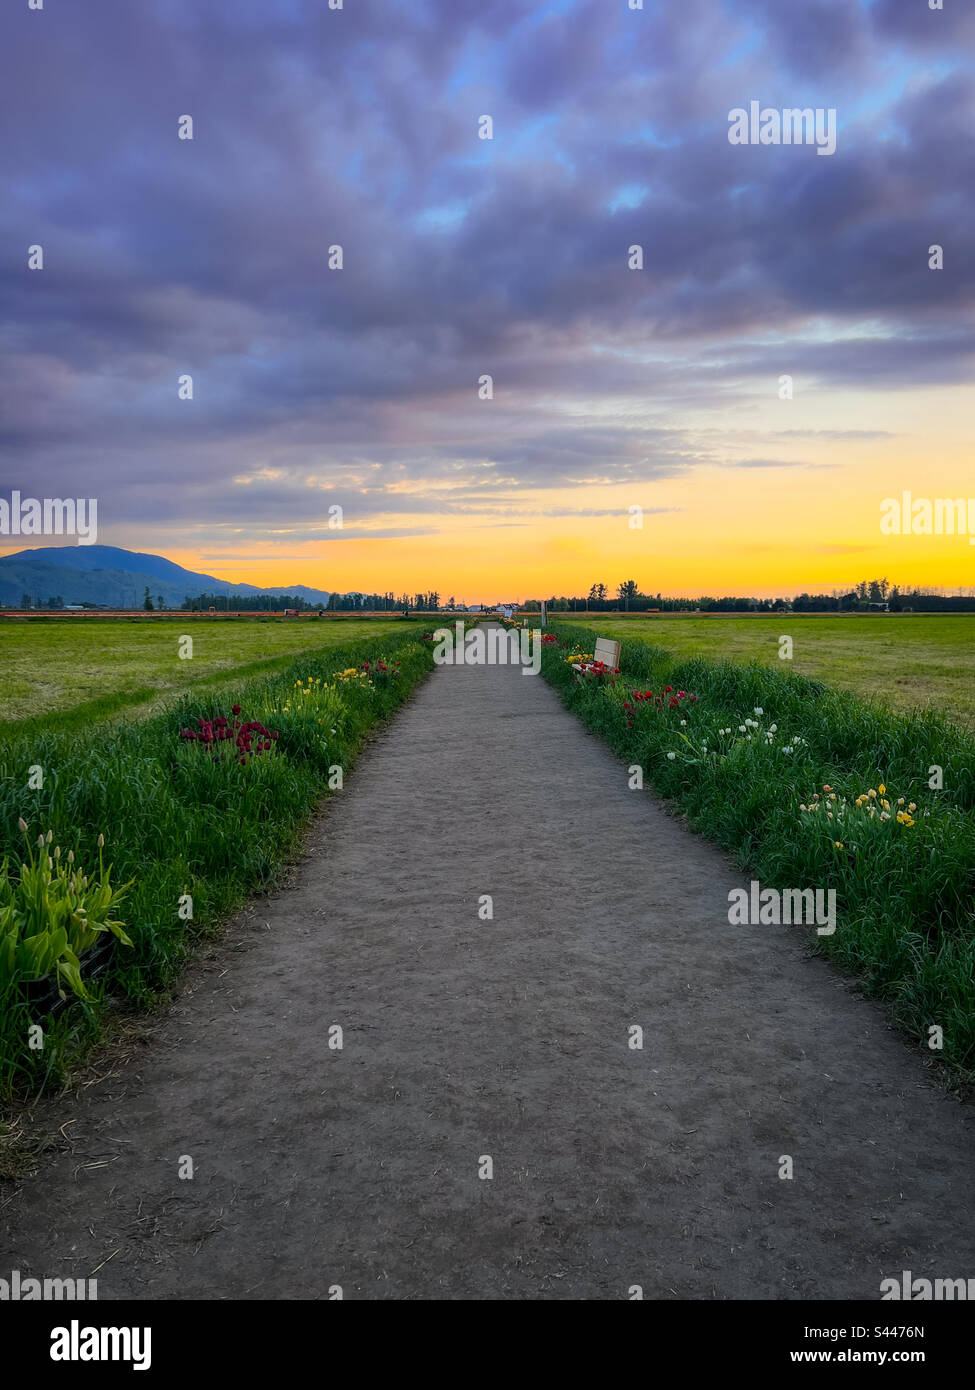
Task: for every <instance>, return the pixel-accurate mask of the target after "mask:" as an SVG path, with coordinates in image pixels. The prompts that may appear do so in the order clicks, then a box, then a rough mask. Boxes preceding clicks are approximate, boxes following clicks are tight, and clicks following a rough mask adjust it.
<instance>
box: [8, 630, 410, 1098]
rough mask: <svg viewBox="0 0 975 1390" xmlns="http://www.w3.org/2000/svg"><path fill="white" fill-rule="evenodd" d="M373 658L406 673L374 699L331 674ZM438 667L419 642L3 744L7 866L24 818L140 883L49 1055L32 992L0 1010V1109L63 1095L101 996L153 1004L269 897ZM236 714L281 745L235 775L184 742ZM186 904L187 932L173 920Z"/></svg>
mask: <svg viewBox="0 0 975 1390" xmlns="http://www.w3.org/2000/svg"><path fill="white" fill-rule="evenodd" d="M378 657H385V658H387V659H388V660H390V661H396V662H399V663H400V665H399V668H398V674H397V676H396V677H395V678H394V679H391V680H376V681H374V682H373V683H372V688H369V686H368V685H366V684H365V682H360V681H355V682H350V683H348V684H346V685H341V684H340V685H336V682H335V677H336V675H337V673H339V672H341V671H343V670H344V669H346V668H348V667H352V666H357V665H358V664H359V663H361V662H363V661H364V660H366V659H370V660H373V661H374V660H375V659H376V658H378ZM432 665H433V658H432V650H431V644H430V643H429V642H423V641H421V640H419V633H418V631H417V629H416V628H415V627H412V628H408V629H407V631H406V632H404V633H403V634H402V635H400V634H396V635H393V636H390V635H384V636H382V637H376V638H371V639H367V640H361V641H358V642H354V643H352V644H350V645H344V646H331V647H327V648H323V649H322V650H321V652H320V654H314V655H312V654H309V653H304V654H302V655H300V656H298V657H296V658H295V659H294V660H293V661H292V662H291V663H290V664H289V665H288V666H287V667H286V668H285V669H283V670H275V671H274V672H272V673H269V674H265V675H264V676H263V677H262V678H254V677H253V676H251V677H247V676H244V677H239V676H236V675H234V674H230V675H228V677H227V679H226V681H225V684H224V687H223V689H222V690H221V692H220V694H219V695H215V694H213V693H207V694H197V695H192V696H188V697H187V698H185V699H183V700H180V701H179V702H177V703H175V704H173V705H172V706H171V707H169V708H167V709H166V710H164V711H163V712H162V713H160V714H158V715H156V716H154V717H152V718H150V719H146V720H143V721H141V722H139V723H127V722H114V723H110V722H100V723H94V724H92V725H91V726H90V727H88V728H83V729H74V728H71V729H64V728H57V727H54V728H49V729H44V728H43V727H40V728H39V727H36V726H34V727H32V728H31V729H30V730H28V731H26V732H25V731H21V730H17V729H16V728H8V729H7V730H6V731H4V732H3V733H0V860H2V859H3V858H4V856H5V855H6V856H9V858H10V860H11V862H12V863H14V864H17V863H19V862H22V858H23V853H24V838H23V836H22V834H21V833H20V831H19V830H18V819H19V818H23V819H24V820H25V821H27V822H28V824H29V826H30V829H31V832H32V834H34V835H35V836H36V834H37V833H39V832H42V831H43V832H47V831H48V830H51V831H53V842H54V844H56V845H59V846H60V847H61V850H62V853H63V854H65V855H66V854H67V852H68V851H69V850H73V851H74V853H75V857H76V859H77V860H78V862H79V863H82V864H86V863H91V862H94V861H95V860H97V840H98V836H99V835H100V834H104V836H105V841H106V845H105V851H104V853H105V858H106V862H111V863H112V865H113V878H114V880H115V881H116V882H126V881H128V880H129V879H132V880H134V882H133V884H132V886H131V888H130V889H129V890H128V893H127V895H126V899H125V905H124V913H123V914H122V915H123V917H124V921H125V924H126V932H127V933H128V935H129V936H130V937H131V939H132V943H133V944H132V947H131V948H129V947H126V946H123V945H120V946H118V947H117V948H116V949H115V950H114V951H113V954H112V958H111V964H110V966H109V968H108V969H107V970H106V971H105V973H104V974H103V975H101V976H100V977H99V979H98V980H97V981H96V982H94V983H93V984H92V986H91V992H92V996H93V998H92V1001H91V1002H87V1001H84V1000H72V1001H70V1002H69V1003H68V1004H67V1005H66V1007H64V1008H63V1009H59V1010H58V1012H57V1014H56V1016H55V1017H51V1018H49V1019H48V1020H47V1025H49V1026H47V1027H46V1030H45V1038H44V1046H43V1048H41V1049H33V1050H32V1049H31V1048H30V1047H29V1046H28V1027H29V1025H30V1024H31V1023H33V1022H41V1023H42V1024H43V1023H45V1019H43V1018H41V1019H38V1018H37V1017H36V1011H35V1010H34V1009H33V1008H32V1006H31V1005H30V1003H29V1001H28V998H27V994H26V991H25V990H24V989H22V988H16V989H14V990H13V991H12V992H10V993H9V994H8V996H7V997H6V998H5V999H3V1000H0V1096H5V1097H8V1098H9V1097H10V1095H11V1094H12V1093H13V1092H15V1091H17V1090H33V1091H36V1090H38V1089H42V1088H44V1087H46V1086H49V1085H50V1084H52V1083H54V1082H57V1081H60V1080H61V1079H62V1078H63V1076H64V1074H65V1069H66V1067H67V1066H68V1065H69V1064H70V1062H71V1061H72V1060H73V1059H74V1058H75V1057H76V1056H77V1055H78V1053H79V1050H80V1049H81V1048H82V1047H83V1046H84V1044H85V1043H86V1042H87V1041H88V1040H89V1039H90V1038H91V1037H92V1036H94V1035H95V1034H96V1033H97V1030H98V1019H99V1014H100V1012H101V1009H102V1006H103V1002H104V999H105V997H106V996H107V995H108V994H115V995H121V996H124V997H125V998H126V999H128V1000H129V1001H131V1003H132V1004H134V1005H137V1006H139V1005H141V1006H145V1005H147V1004H148V1003H149V1002H150V1000H151V998H152V997H153V995H154V994H155V993H156V992H157V991H158V990H159V989H160V988H161V987H163V986H165V985H166V984H168V983H169V982H170V981H171V980H172V979H173V978H174V976H175V974H176V973H177V971H178V969H179V967H180V963H181V962H182V961H183V959H184V958H185V956H186V955H187V953H188V952H189V951H190V950H191V948H192V944H193V941H194V938H196V937H198V936H199V935H200V934H201V933H206V932H208V931H210V930H212V929H213V928H214V927H215V926H216V925H217V924H218V923H219V922H220V920H221V919H222V918H224V917H225V916H226V915H227V914H228V913H229V912H231V911H232V910H234V909H235V908H237V907H239V905H240V904H241V903H242V902H243V901H244V900H245V898H246V897H247V896H248V895H249V894H251V893H253V892H254V891H256V890H260V889H264V888H267V887H268V886H269V885H271V884H272V883H273V882H274V881H275V878H276V877H277V875H278V874H279V872H280V870H281V868H282V866H283V864H284V863H285V862H286V860H287V859H288V857H289V856H290V855H291V854H292V853H293V852H294V850H295V848H296V846H297V844H298V841H299V838H300V832H301V830H302V828H303V826H304V825H305V823H306V822H307V820H308V818H309V816H310V815H311V812H312V810H313V808H314V807H315V805H316V803H317V802H318V801H319V800H320V798H321V797H323V796H325V795H328V794H332V793H330V790H329V782H330V777H329V769H330V768H334V767H341V768H342V771H343V776H346V775H347V774H348V771H349V769H350V767H351V766H352V763H353V761H354V759H355V756H356V754H357V753H358V751H359V750H360V748H361V747H362V744H363V742H364V741H365V739H366V738H367V736H368V735H369V733H370V731H371V730H372V729H373V728H374V727H375V726H376V725H377V723H379V722H380V721H382V720H384V719H385V718H387V717H388V716H389V715H391V714H392V713H393V711H394V710H395V709H396V708H397V707H398V706H399V705H400V704H401V703H402V702H403V701H404V700H405V699H406V698H407V697H408V696H409V694H410V693H411V692H412V690H413V689H414V687H415V686H416V684H417V683H418V682H419V681H420V680H422V679H423V677H425V676H426V675H427V674H428V672H429V671H430V669H431V668H432ZM299 679H300V680H301V681H302V683H303V686H306V684H307V682H309V681H320V682H323V683H325V684H328V685H329V686H330V687H331V689H330V690H329V692H328V693H327V694H326V695H325V696H321V695H319V696H318V697H317V698H316V699H315V700H313V701H312V702H310V703H306V702H305V701H303V700H300V699H299V700H296V699H295V698H294V697H295V695H296V691H297V687H296V682H297V681H298V680H299ZM234 704H239V705H240V706H241V710H242V714H241V718H242V719H245V720H246V719H255V718H256V719H260V720H262V721H263V722H264V723H266V724H267V725H268V727H269V728H273V729H275V730H276V731H278V733H279V738H278V740H277V741H276V743H275V746H274V749H273V750H272V751H271V752H269V753H267V754H265V755H262V756H258V757H254V758H251V759H249V760H248V761H247V763H246V765H242V764H241V763H240V762H238V761H236V760H235V759H233V758H229V757H228V758H224V759H221V760H217V759H214V758H213V757H211V756H208V755H207V753H206V752H204V750H203V749H201V748H200V747H199V746H197V745H195V744H192V743H187V742H186V741H185V740H184V741H181V739H180V736H179V735H180V730H181V729H183V728H185V727H195V726H196V724H197V720H198V719H199V718H200V717H207V718H209V717H212V716H213V715H214V714H224V715H228V714H230V709H231V706H232V705H234ZM38 768H39V769H40V770H41V774H42V778H43V781H42V785H41V786H40V787H39V788H37V789H36V790H35V789H32V788H31V787H30V785H29V783H30V781H31V770H32V769H38ZM34 780H35V781H36V780H37V774H36V772H35V773H34ZM331 780H335V779H334V778H332V779H331ZM334 794H337V793H334ZM186 895H189V896H190V897H191V898H192V914H193V915H192V920H185V919H184V917H181V916H180V904H181V902H182V903H183V911H184V914H185V911H186Z"/></svg>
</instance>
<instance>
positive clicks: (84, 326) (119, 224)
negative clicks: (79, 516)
mask: <svg viewBox="0 0 975 1390" xmlns="http://www.w3.org/2000/svg"><path fill="white" fill-rule="evenodd" d="M967 14H968V17H966V15H965V14H964V13H962V11H961V10H960V8H959V7H957V6H956V7H954V10H953V11H952V13H951V14H949V13H948V12H941V13H938V12H931V11H928V10H927V9H926V7H922V6H920V5H918V4H914V3H911V4H907V3H900V0H877V3H875V4H873V5H872V6H870V5H866V4H864V3H858V2H857V0H809V3H805V4H803V5H785V4H781V3H774V2H773V0H727V3H721V2H720V0H682V3H681V5H680V6H663V5H661V6H656V7H654V6H650V5H648V8H647V10H646V11H644V12H633V11H628V10H627V9H626V8H625V6H623V5H622V4H619V5H608V4H605V3H601V2H597V0H580V2H579V3H576V4H572V3H569V0H557V3H555V4H552V5H550V6H546V7H541V6H540V7H537V8H532V7H530V6H528V7H526V6H525V5H524V4H522V3H516V0H511V3H508V2H507V0H436V3H434V0H426V3H415V4H414V3H410V4H407V3H379V0H356V3H354V4H348V5H347V7H346V8H345V9H344V10H343V11H341V12H337V11H329V10H327V8H326V7H325V6H324V5H322V4H320V3H310V0H308V3H305V0H278V3H271V2H270V0H261V2H260V3H258V0H234V3H231V2H230V0H220V2H219V3H218V0H151V2H150V3H145V4H141V5H132V4H131V3H129V0H88V2H87V3H86V4H85V5H84V6H76V7H62V8H48V9H47V10H45V11H43V12H30V11H28V10H27V9H26V6H24V7H23V8H22V9H20V10H16V11H13V12H10V13H8V14H5V17H4V27H5V37H6V44H5V49H4V53H3V56H2V58H0V67H2V73H0V76H2V79H3V89H2V90H3V96H2V101H3V103H4V106H5V108H6V109H7V114H8V117H10V118H11V119H10V120H9V121H8V125H9V126H10V127H11V128H12V129H13V130H14V131H15V138H13V139H11V140H9V141H8V142H7V145H6V147H5V152H4V175H5V187H6V189H7V196H6V197H5V199H4V201H3V203H2V205H0V292H2V294H3V299H4V304H5V306H6V315H5V320H4V324H3V326H2V327H0V349H2V350H3V352H4V359H5V365H4V370H3V373H2V376H0V449H2V456H0V471H2V473H3V476H4V477H5V478H6V477H8V476H10V477H12V478H13V479H14V481H15V483H16V482H18V481H19V480H20V478H21V477H23V476H25V475H26V476H30V477H31V478H32V479H34V480H35V482H34V486H35V488H36V489H37V490H39V491H44V490H46V489H47V490H50V491H51V492H53V491H55V489H56V488H58V487H61V488H62V490H63V488H64V486H65V485H66V484H67V483H68V482H71V481H76V482H77V481H78V480H79V479H80V480H82V482H83V484H84V490H85V491H86V492H87V493H89V494H109V493H110V494H111V495H112V497H113V499H114V504H115V506H116V508H117V514H118V516H119V519H120V520H127V521H151V520H158V521H160V522H163V521H165V520H167V519H179V520H180V521H181V522H183V521H185V520H186V519H188V518H189V519H191V520H192V523H193V524H198V525H200V526H201V527H204V526H205V525H206V524H207V523H208V522H216V521H217V520H218V519H219V521H220V522H221V524H223V523H226V522H227V521H228V519H232V518H234V517H239V518H240V520H241V522H242V524H243V525H245V526H247V527H248V528H253V527H254V526H256V525H257V524H258V522H259V520H260V518H261V517H263V518H265V520H266V521H267V524H268V525H282V526H284V525H286V524H287V521H288V518H289V517H290V518H291V519H292V520H293V518H294V517H295V516H296V515H298V516H304V508H305V507H306V506H307V505H308V499H309V497H310V496H311V495H313V494H314V492H315V490H316V488H317V489H318V490H319V491H322V490H323V489H324V490H325V491H327V492H328V496H329V500H332V498H333V497H335V496H341V497H342V498H344V499H345V502H346V503H347V504H348V505H349V507H350V508H352V509H353V510H355V509H356V508H357V509H358V513H359V515H360V517H361V519H362V524H365V523H366V521H367V520H368V518H369V517H370V516H372V517H377V516H387V515H390V514H393V513H396V512H398V511H402V512H406V511H413V512H415V513H421V512H424V511H426V512H428V513H429V514H436V513H438V512H440V513H443V514H449V509H450V508H451V507H453V508H463V506H465V505H466V506H473V503H472V502H467V503H464V502H461V501H459V500H458V498H457V497H455V498H454V500H453V501H450V500H448V499H445V498H444V497H443V496H442V495H441V493H440V492H439V491H438V490H437V489H436V487H433V486H432V485H433V484H436V483H438V482H441V481H444V482H451V483H454V484H456V485H457V486H458V487H462V488H467V489H468V493H469V495H470V496H471V497H484V496H488V497H496V498H497V503H496V504H497V505H500V500H501V497H502V495H503V494H504V493H505V491H510V490H511V489H515V490H516V491H517V490H524V489H526V488H537V487H545V488H554V487H558V486H572V485H575V484H580V483H611V482H621V481H627V482H630V481H638V480H641V479H642V480H646V481H652V480H653V479H656V478H663V477H671V476H675V475H677V474H680V473H683V472H686V471H688V470H690V469H693V468H694V467H695V466H697V465H699V464H702V463H708V464H714V463H716V462H720V461H721V459H722V458H723V457H724V456H725V455H724V454H723V453H722V454H720V455H719V454H717V452H716V451H714V452H713V451H712V448H711V447H710V446H708V445H706V444H705V443H702V436H701V435H700V434H695V433H694V431H693V430H690V429H689V428H685V429H681V430H676V429H673V428H668V427H666V426H667V425H668V419H669V416H670V415H671V413H672V412H674V411H679V412H681V415H682V416H683V415H685V414H686V412H687V411H688V410H690V411H693V412H696V413H697V414H699V415H700V414H701V413H707V412H710V411H713V410H715V409H718V408H721V407H723V406H725V405H727V404H728V403H729V402H732V401H736V400H745V399H748V398H750V397H751V396H753V395H754V394H755V391H756V383H759V382H761V383H764V382H765V381H766V380H767V379H774V378H775V377H777V376H778V374H779V373H780V372H783V371H787V372H792V373H796V374H803V375H805V376H807V377H808V378H811V379H812V381H813V382H814V383H815V384H817V385H818V386H819V387H820V388H822V389H823V390H826V389H828V388H835V387H843V388H845V389H850V388H856V387H865V388H869V389H883V388H889V387H896V386H897V385H898V384H910V385H917V384H920V383H924V382H932V383H941V384H944V383H950V382H956V381H961V380H965V379H966V377H967V374H969V373H970V370H971V356H972V351H973V345H975V344H973V336H972V333H971V332H970V330H969V329H968V326H967V324H968V317H969V315H970V308H971V300H972V287H973V283H975V268H973V265H972V251H971V238H970V235H969V229H970V227H971V224H972V215H973V212H975V178H973V174H975V155H973V151H972V146H971V142H970V140H967V139H965V138H964V133H965V131H966V130H970V128H971V123H972V118H973V88H972V83H971V76H970V69H969V68H968V67H967V66H966V63H965V58H964V48H963V47H959V46H960V45H963V44H964V42H965V41H966V40H967V39H969V38H971V37H972V22H971V13H970V11H969V12H967ZM919 53H922V54H923V58H922V59H918V58H917V56H916V55H917V54H919ZM932 56H936V57H937V59H938V61H937V63H936V64H935V65H934V66H933V67H932V66H931V65H930V58H931V57H932ZM871 94H873V95H871ZM752 98H755V99H759V100H762V101H763V102H765V103H769V104H785V105H803V106H805V105H812V106H819V105H823V106H835V107H836V108H837V109H838V111H839V119H840V124H839V140H838V148H837V152H836V154H835V155H833V156H831V157H829V158H821V157H818V156H817V154H816V151H815V150H814V149H812V148H808V147H805V148H802V147H800V148H772V147H733V146H731V145H729V143H728V140H727V117H728V111H729V109H730V108H731V107H732V106H737V105H745V106H747V104H748V102H749V100H751V99H752ZM184 113H188V114H191V115H192V116H193V119H194V123H195V138H194V140H193V141H192V142H189V141H179V140H177V138H176V122H177V118H178V117H179V116H181V115H182V114H184ZM483 114H490V115H492V116H493V118H494V120H495V124H496V129H495V139H494V140H493V141H491V142H481V141H478V140H477V139H476V121H477V119H478V117H479V116H481V115H483ZM933 242H938V243H940V244H943V245H944V246H945V264H946V269H945V271H944V272H937V273H936V272H932V271H930V270H929V269H928V265H927V255H928V246H929V245H930V244H931V243H933ZM36 243H40V244H42V245H43V246H44V251H45V269H44V271H43V272H41V273H30V272H28V271H27V269H26V251H27V247H28V246H29V245H32V244H36ZM333 244H341V245H342V247H343V249H344V269H343V270H342V271H341V272H337V271H330V270H329V269H328V255H329V247H330V246H331V245H333ZM633 244H638V245H640V246H642V247H643V251H644V257H645V268H644V269H643V270H642V271H640V272H634V271H630V270H628V269H627V265H626V258H627V253H628V248H629V247H630V246H631V245H633ZM824 321H825V323H826V329H825V331H824V330H823V327H822V325H823V322H824ZM810 324H817V325H818V328H817V333H816V335H810V332H809V326H810ZM183 373H191V374H192V375H193V378H194V394H195V398H194V400H193V401H192V402H180V401H178V400H177V396H176V383H177V379H178V377H179V376H180V375H181V374H183ZM484 374H490V375H491V376H492V377H493V379H494V388H495V394H494V399H493V401H490V402H486V401H480V400H478V398H477V391H476V387H477V382H478V379H479V378H480V377H482V376H483V375H484ZM761 389H763V390H764V389H765V387H764V385H763V386H762V388H761ZM608 414H609V415H612V423H610V424H607V423H606V417H607V415H608ZM662 423H663V426H664V427H662ZM841 433H842V432H841ZM757 447H758V448H759V449H761V447H762V446H761V445H760V444H759V445H758V446H757ZM765 448H767V449H770V450H772V451H773V454H772V455H770V457H771V456H774V448H775V446H774V444H770V443H766V445H765ZM756 458H757V460H758V463H756V461H755V460H753V461H752V462H751V465H750V466H759V463H761V460H762V458H763V455H762V454H761V453H759V454H757V455H756ZM738 466H741V465H738ZM789 466H796V465H789ZM261 470H265V471H266V472H270V473H276V474H277V476H276V477H266V478H264V480H263V481H251V482H246V481H245V482H242V481H234V480H235V479H238V480H239V479H241V478H245V479H246V478H247V477H249V476H250V475H255V476H257V475H260V473H261ZM309 476H310V477H312V478H313V479H314V480H315V481H314V482H312V483H309V482H308V481H307V479H308V477H309ZM403 480H406V481H407V483H408V489H407V491H406V492H402V491H397V492H390V491H389V490H388V488H389V485H390V484H400V483H402V481H403ZM78 486H79V487H80V486H81V483H80V482H79V483H78ZM322 495H323V496H324V495H325V494H324V492H322ZM322 506H323V508H324V507H325V506H326V503H323V504H322ZM304 519H305V521H306V522H308V524H311V525H314V518H304ZM380 529H382V528H380Z"/></svg>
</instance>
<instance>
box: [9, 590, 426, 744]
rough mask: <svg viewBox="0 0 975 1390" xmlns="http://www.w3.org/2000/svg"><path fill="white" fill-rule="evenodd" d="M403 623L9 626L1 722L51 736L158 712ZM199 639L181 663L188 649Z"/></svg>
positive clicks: (120, 621) (117, 621)
mask: <svg viewBox="0 0 975 1390" xmlns="http://www.w3.org/2000/svg"><path fill="white" fill-rule="evenodd" d="M405 626H406V624H405V623H404V622H403V619H402V618H399V619H386V618H363V619H357V618H353V619H345V620H342V621H330V620H328V619H323V620H321V621H319V620H317V619H309V618H306V619H302V620H299V621H286V620H284V619H281V618H266V619H265V618H231V619H227V618H214V619H208V618H199V619H197V618H190V619H182V620H181V619H180V618H178V617H177V618H173V619H168V618H167V619H143V620H135V621H133V620H130V619H125V618H104V619H102V618H84V619H80V618H79V619H73V620H68V621H65V620H60V621H58V620H47V621H45V620H32V621H30V622H23V623H0V721H2V722H4V723H6V722H11V721H22V720H31V721H34V720H37V721H38V722H39V723H42V724H43V726H44V727H50V726H51V724H52V721H53V722H55V723H57V724H58V725H61V726H63V725H65V724H71V723H76V722H79V721H80V720H81V719H84V718H105V717H106V716H109V715H114V714H119V713H121V712H123V711H124V712H125V713H126V714H129V713H131V714H134V715H136V716H138V717H140V718H141V717H143V716H145V715H148V714H151V713H153V712H155V711H156V710H157V709H159V708H161V706H162V705H163V704H164V703H166V702H168V701H170V700H172V699H173V698H175V697H177V696H180V695H188V694H201V693H206V691H208V690H215V689H218V688H219V687H220V686H221V684H223V683H225V677H226V676H227V675H228V673H229V672H231V671H233V672H234V674H235V678H238V677H248V676H257V675H266V674H270V673H272V672H273V671H275V670H277V669H278V668H279V667H282V666H284V665H287V664H288V662H289V661H290V660H291V659H292V658H293V657H294V656H295V655H297V654H300V653H302V652H320V651H324V650H327V649H328V648H329V647H334V646H339V645H342V646H347V645H348V644H349V643H350V642H356V641H359V640H362V639H364V638H372V637H381V636H382V635H383V634H385V633H389V634H391V635H392V634H393V633H402V632H403V631H404V628H405ZM184 634H186V635H188V636H190V637H192V639H193V656H192V658H191V659H190V660H181V659H180V656H179V639H180V638H181V637H182V636H183V635H184Z"/></svg>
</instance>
